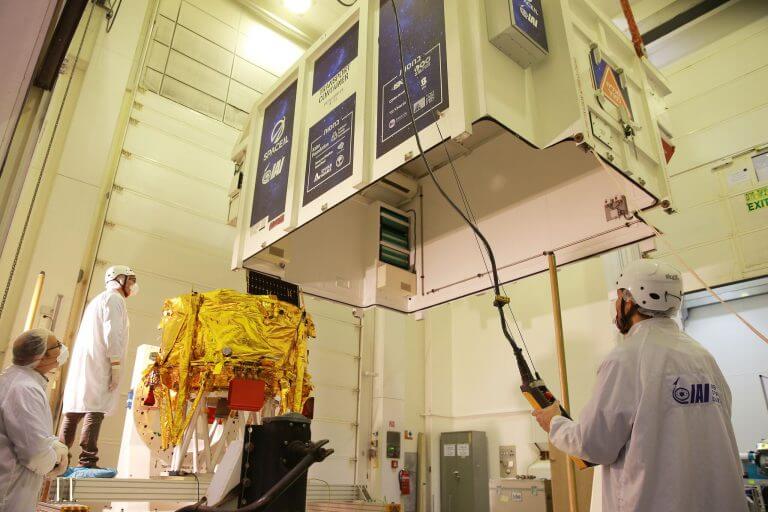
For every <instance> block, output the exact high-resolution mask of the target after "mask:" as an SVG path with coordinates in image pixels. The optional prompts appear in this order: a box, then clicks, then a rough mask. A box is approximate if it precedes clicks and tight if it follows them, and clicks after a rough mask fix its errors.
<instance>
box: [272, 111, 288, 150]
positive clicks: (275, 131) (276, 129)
mask: <svg viewBox="0 0 768 512" xmlns="http://www.w3.org/2000/svg"><path fill="white" fill-rule="evenodd" d="M284 133H285V116H283V118H282V119H280V120H279V121H278V122H276V123H275V126H273V127H272V134H271V135H270V136H269V140H271V141H272V144H277V142H278V141H279V140H280V139H282V138H283V134H284Z"/></svg>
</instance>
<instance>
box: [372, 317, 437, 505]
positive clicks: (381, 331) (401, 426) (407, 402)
mask: <svg viewBox="0 0 768 512" xmlns="http://www.w3.org/2000/svg"><path fill="white" fill-rule="evenodd" d="M364 328H365V329H368V330H369V331H372V332H373V340H372V349H373V360H372V365H373V367H372V372H371V373H372V375H371V377H370V378H371V380H372V393H371V395H370V397H371V398H370V400H371V403H372V407H371V411H370V412H371V422H370V425H371V428H370V431H369V432H370V437H368V438H367V439H365V438H364V441H365V443H364V444H363V446H368V445H369V444H370V441H371V440H378V449H377V455H376V457H373V458H368V460H367V464H366V467H367V484H368V486H369V490H370V492H371V495H372V496H373V497H374V498H376V499H379V500H384V501H386V502H395V503H400V491H399V487H398V479H397V475H398V472H399V471H400V469H402V467H403V462H404V459H405V453H406V452H416V441H417V435H418V433H419V432H424V428H425V422H424V385H425V376H424V368H425V360H424V357H425V355H424V330H425V327H424V322H421V321H417V320H416V319H415V318H414V317H413V316H409V315H404V314H402V313H397V312H394V311H390V310H386V309H382V308H370V309H368V310H366V311H365V319H364ZM367 398H368V397H367V395H365V394H364V395H363V398H362V400H364V401H365V400H366V399H367ZM387 431H396V432H399V433H400V435H401V450H400V459H399V460H398V461H397V462H398V467H397V468H392V467H391V462H392V459H388V458H387V457H386V439H387ZM405 431H410V432H413V439H412V440H406V439H405V436H404V432H405ZM362 432H364V430H362V429H361V433H362ZM374 433H375V434H374ZM412 482H413V484H412V485H413V486H414V487H413V488H415V482H416V475H415V474H414V475H412Z"/></svg>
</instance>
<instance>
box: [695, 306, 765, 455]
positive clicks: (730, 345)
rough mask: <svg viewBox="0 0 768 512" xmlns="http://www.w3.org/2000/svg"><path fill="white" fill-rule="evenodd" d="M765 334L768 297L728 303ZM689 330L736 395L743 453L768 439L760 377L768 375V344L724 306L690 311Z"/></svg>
mask: <svg viewBox="0 0 768 512" xmlns="http://www.w3.org/2000/svg"><path fill="white" fill-rule="evenodd" d="M728 304H729V305H731V306H732V307H733V308H734V309H735V310H736V311H738V312H739V313H740V314H741V315H743V316H744V317H745V318H746V319H747V320H749V321H750V322H752V324H753V325H755V326H756V327H757V328H758V329H760V330H761V331H762V332H768V295H759V296H756V297H747V298H743V299H739V300H734V301H730V302H729V303H728ZM685 330H686V332H687V333H688V334H690V335H691V336H693V337H694V338H696V339H697V340H698V341H699V342H700V343H701V344H702V345H704V346H705V347H706V348H707V349H708V350H709V351H710V352H711V353H712V355H713V356H714V357H715V359H716V360H717V363H718V364H719V365H720V369H721V370H722V372H723V375H724V376H725V379H726V380H727V381H728V385H729V386H730V388H731V393H732V395H733V408H732V418H733V427H734V430H735V432H736V442H737V443H738V444H739V451H740V452H747V451H749V450H754V449H755V445H756V444H757V443H758V442H759V441H761V440H762V439H764V438H765V437H766V436H768V410H767V409H766V402H765V398H764V396H763V388H762V385H761V383H760V378H759V377H758V375H760V374H762V375H768V345H766V344H765V343H763V342H762V341H761V340H760V339H758V338H757V337H756V336H755V335H754V334H753V333H752V332H751V331H749V330H748V329H747V328H746V327H745V326H744V325H743V324H742V323H741V322H739V320H738V319H737V318H736V317H735V316H733V315H732V314H730V313H729V312H728V311H726V310H725V308H724V307H723V306H722V305H721V304H712V305H709V306H702V307H698V308H694V309H691V310H689V316H688V318H687V319H686V322H685Z"/></svg>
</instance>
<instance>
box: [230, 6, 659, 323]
mask: <svg viewBox="0 0 768 512" xmlns="http://www.w3.org/2000/svg"><path fill="white" fill-rule="evenodd" d="M396 6H397V15H398V16H397V22H396V19H395V12H394V10H393V6H392V2H391V0H383V1H382V0H368V1H359V2H358V3H357V4H356V5H355V7H354V8H352V9H349V11H348V14H347V15H346V17H345V18H344V19H341V20H339V22H338V23H337V25H336V26H335V27H334V28H332V29H331V30H329V31H328V32H327V33H326V34H325V35H324V36H323V37H322V38H321V39H320V40H319V41H318V42H317V43H316V44H315V45H314V46H313V47H312V48H310V49H309V50H308V51H307V53H306V54H305V55H304V56H303V57H302V58H301V59H300V60H299V61H298V62H297V63H296V65H295V66H294V67H293V68H292V69H290V70H289V71H288V72H287V74H286V75H285V76H284V77H283V78H282V79H281V80H280V81H278V83H276V84H275V86H274V87H273V88H272V89H271V90H270V91H269V92H268V93H267V94H265V95H264V96H263V98H262V99H261V101H260V102H259V103H258V104H257V105H256V107H255V108H254V109H253V112H252V114H251V120H250V125H249V128H248V130H246V131H245V132H244V135H243V137H242V138H241V141H240V142H239V143H238V145H237V147H236V149H235V152H234V155H235V159H236V160H237V161H239V162H240V163H242V168H243V170H244V180H243V189H242V191H241V193H240V204H239V210H238V215H237V216H238V232H239V236H238V239H237V242H236V245H235V251H234V257H233V266H234V267H247V268H253V269H257V270H261V271H264V272H268V273H270V274H274V275H278V276H280V277H283V278H285V279H287V280H290V281H293V282H297V283H299V284H301V285H302V287H303V289H304V290H305V292H308V293H311V294H316V295H319V296H323V297H327V298H330V299H333V300H337V301H339V302H344V303H348V304H352V305H355V306H369V305H373V304H379V305H383V306H387V307H390V308H394V309H397V310H400V311H417V310H421V309H424V308H428V307H430V306H433V305H436V304H440V303H443V302H446V301H449V300H453V299H456V298H458V297H462V296H466V295H468V294H473V293H477V292H479V291H481V290H484V289H487V288H489V287H490V280H489V269H488V262H487V258H483V257H482V256H481V253H480V251H478V246H479V244H478V243H477V241H476V240H474V239H473V238H474V235H473V233H472V231H471V230H470V229H469V228H468V227H467V226H466V225H465V224H464V223H463V222H462V221H461V219H460V218H459V217H458V216H457V215H456V213H455V212H454V211H452V210H451V209H450V207H449V206H448V204H447V203H446V202H445V200H444V199H443V198H442V197H441V196H440V195H439V193H438V191H437V190H436V189H435V186H434V183H433V182H432V179H431V177H430V176H429V174H428V173H427V170H426V167H425V166H424V164H423V161H422V160H421V159H420V158H419V151H418V148H417V145H416V139H415V137H413V130H412V125H411V119H410V114H409V112H408V109H409V108H410V109H411V110H412V112H413V114H414V117H415V119H416V124H417V126H418V129H419V134H420V138H421V141H422V144H423V147H424V149H425V150H426V151H427V159H428V160H429V161H430V164H431V167H432V168H433V169H434V170H435V174H436V176H437V179H438V181H439V182H440V183H441V185H442V186H443V187H444V188H446V189H447V190H448V192H449V194H450V195H451V196H452V197H453V198H454V200H455V201H456V202H457V203H459V204H461V205H462V206H463V207H464V208H466V205H467V204H468V205H469V207H470V208H471V210H472V211H471V214H472V216H473V217H474V218H476V220H477V224H478V225H479V227H480V228H481V229H482V231H483V232H484V233H485V234H486V236H487V238H488V239H489V240H490V242H491V244H492V245H493V247H494V250H495V253H496V259H497V264H498V267H499V271H500V277H501V280H502V281H503V282H508V281H511V280H514V279H519V278H521V277H524V276H526V275H530V274H533V273H536V272H540V271H542V270H543V269H544V268H546V264H547V263H546V257H545V253H546V252H555V253H556V254H557V258H558V261H559V262H560V263H567V262H570V261H575V260H578V259H582V258H585V257H588V256H591V255H594V254H597V253H600V252H603V251H607V250H610V249H613V248H615V247H619V246H622V245H626V244H629V243H633V242H637V241H639V240H643V239H646V238H649V237H651V236H652V235H653V233H652V231H651V230H650V228H649V227H648V226H646V225H645V224H643V223H642V222H641V221H640V220H638V219H636V218H632V216H631V215H629V214H627V210H628V211H629V212H632V211H634V210H642V209H645V208H649V207H652V206H654V205H656V204H657V203H658V202H659V201H660V200H661V199H663V198H664V197H665V196H666V195H667V193H668V192H667V180H666V177H665V176H666V174H665V165H666V162H665V155H664V149H663V147H662V143H661V134H660V128H659V125H658V121H657V115H658V114H659V113H660V112H659V111H660V110H661V109H663V97H664V96H665V95H667V94H668V93H669V89H668V87H667V86H666V83H665V80H664V78H663V77H662V76H661V75H660V73H659V72H658V71H657V70H656V69H654V68H653V67H652V65H650V64H649V63H648V61H647V60H646V59H642V60H641V59H639V58H637V57H636V55H635V53H634V49H633V48H632V46H631V44H630V42H629V40H628V39H627V38H626V36H625V35H624V34H623V33H622V32H621V31H619V30H618V29H617V28H616V27H615V26H614V25H613V24H612V23H611V21H610V20H609V19H607V18H606V17H604V16H603V15H602V14H601V13H600V12H599V11H598V10H597V9H596V8H595V7H594V6H592V5H591V4H590V3H589V2H588V1H587V0H550V1H544V2H542V3H540V2H539V0H461V1H459V0H422V1H418V2H417V1H411V0H400V1H396ZM398 33H399V34H400V37H401V40H402V52H403V61H404V68H405V70H406V71H405V80H403V74H402V71H401V70H402V67H401V62H400V46H399V44H398ZM405 87H407V88H408V93H409V96H410V100H411V105H408V104H407V102H406V94H405ZM622 196H623V198H622ZM616 199H618V200H616ZM622 199H625V201H622ZM465 201H466V203H465ZM624 202H625V203H626V208H624V204H623V203H624ZM607 205H619V206H620V208H619V210H620V211H619V210H616V209H611V208H608V207H607ZM393 219H394V220H393ZM392 226H394V230H395V231H394V232H393V231H392V229H391V228H392ZM399 226H402V231H398V230H399V229H400V228H399Z"/></svg>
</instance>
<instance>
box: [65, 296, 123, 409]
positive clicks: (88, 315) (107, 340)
mask: <svg viewBox="0 0 768 512" xmlns="http://www.w3.org/2000/svg"><path fill="white" fill-rule="evenodd" d="M127 347H128V311H127V308H126V305H125V298H123V296H122V295H120V293H118V292H117V291H116V290H113V289H109V290H106V291H104V292H101V293H100V294H99V295H97V296H96V297H94V298H93V300H92V301H91V303H90V304H88V307H86V308H85V313H84V314H83V321H82V322H81V323H80V330H79V331H78V333H77V340H76V341H75V346H74V348H73V350H72V357H71V358H70V363H69V371H68V374H67V385H66V387H65V388H64V402H63V411H64V412H65V413H66V412H103V413H106V414H110V413H111V412H113V411H114V409H115V406H116V405H117V398H118V390H117V389H114V390H113V391H109V389H108V387H109V383H110V380H111V378H112V364H111V363H112V362H113V361H116V362H120V363H122V362H123V359H124V358H125V351H126V349H127Z"/></svg>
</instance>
